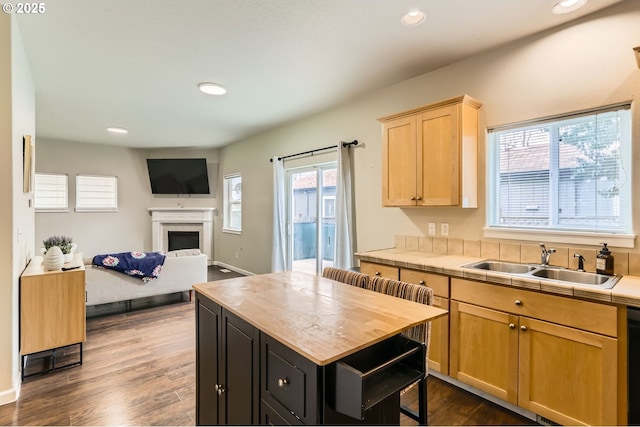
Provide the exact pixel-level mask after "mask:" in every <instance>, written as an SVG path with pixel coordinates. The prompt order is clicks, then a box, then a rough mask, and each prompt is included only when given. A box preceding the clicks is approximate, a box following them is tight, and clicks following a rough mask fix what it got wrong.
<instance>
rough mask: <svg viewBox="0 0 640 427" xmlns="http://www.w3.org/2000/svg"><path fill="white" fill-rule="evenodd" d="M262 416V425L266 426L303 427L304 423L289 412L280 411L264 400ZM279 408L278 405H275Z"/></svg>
mask: <svg viewBox="0 0 640 427" xmlns="http://www.w3.org/2000/svg"><path fill="white" fill-rule="evenodd" d="M261 403H262V405H261V408H262V409H261V411H260V412H261V415H260V420H261V422H260V424H262V425H265V426H295V425H303V424H302V422H301V421H300V420H299V419H297V418H296V417H294V416H293V415H291V414H290V413H289V412H287V411H283V410H282V409H280V411H278V410H276V409H275V408H273V407H272V406H271V405H269V404H268V403H267V402H265V401H264V400H263V401H262V402H261ZM274 406H277V405H274Z"/></svg>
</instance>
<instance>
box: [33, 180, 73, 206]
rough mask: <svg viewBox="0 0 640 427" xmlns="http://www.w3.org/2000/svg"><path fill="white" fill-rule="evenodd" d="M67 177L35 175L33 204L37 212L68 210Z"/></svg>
mask: <svg viewBox="0 0 640 427" xmlns="http://www.w3.org/2000/svg"><path fill="white" fill-rule="evenodd" d="M68 182H69V177H68V176H67V175H66V174H56V173H36V174H35V181H34V184H35V185H34V197H33V204H34V208H35V209H36V210H37V211H51V212H56V211H67V210H68V209H69V193H68Z"/></svg>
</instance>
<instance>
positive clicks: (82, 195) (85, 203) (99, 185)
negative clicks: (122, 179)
mask: <svg viewBox="0 0 640 427" xmlns="http://www.w3.org/2000/svg"><path fill="white" fill-rule="evenodd" d="M117 210H118V178H117V177H115V176H96V175H76V212H105V211H108V212H115V211H117Z"/></svg>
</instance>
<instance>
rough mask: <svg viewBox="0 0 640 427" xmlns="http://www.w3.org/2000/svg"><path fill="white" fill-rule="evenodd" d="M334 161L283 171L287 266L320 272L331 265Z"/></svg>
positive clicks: (334, 233) (332, 255) (334, 183)
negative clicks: (286, 213)
mask: <svg viewBox="0 0 640 427" xmlns="http://www.w3.org/2000/svg"><path fill="white" fill-rule="evenodd" d="M336 172H337V171H336V163H335V162H332V163H329V164H322V165H315V166H310V167H305V168H298V169H290V170H288V171H287V212H288V218H287V224H288V236H287V266H288V269H289V270H292V271H306V272H309V273H322V270H323V269H324V267H331V266H333V257H334V252H335V235H336V229H335V224H336V221H335V219H336V176H337V174H336Z"/></svg>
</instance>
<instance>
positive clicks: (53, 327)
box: [20, 253, 86, 379]
mask: <svg viewBox="0 0 640 427" xmlns="http://www.w3.org/2000/svg"><path fill="white" fill-rule="evenodd" d="M73 267H75V268H73ZM63 268H73V269H70V270H67V271H62V270H53V271H47V270H46V269H45V268H44V265H43V264H42V257H41V256H36V257H33V259H31V261H30V262H29V264H28V265H27V268H26V269H25V270H24V272H23V273H22V275H21V276H20V355H21V356H22V378H23V379H24V378H25V362H26V357H27V355H30V354H34V353H39V352H42V351H46V350H53V351H54V353H53V357H54V359H53V360H54V362H53V366H52V368H51V369H50V370H52V369H59V368H63V367H67V366H72V365H81V364H82V343H83V342H84V341H85V340H86V306H85V269H84V264H83V261H82V253H77V254H75V256H74V258H73V260H72V261H71V262H69V263H66V264H64V267H63ZM70 345H79V346H80V360H79V361H77V362H74V363H70V364H66V365H63V366H57V367H56V366H55V349H59V348H62V347H67V346H70ZM38 373H40V372H38ZM26 376H29V375H26Z"/></svg>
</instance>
